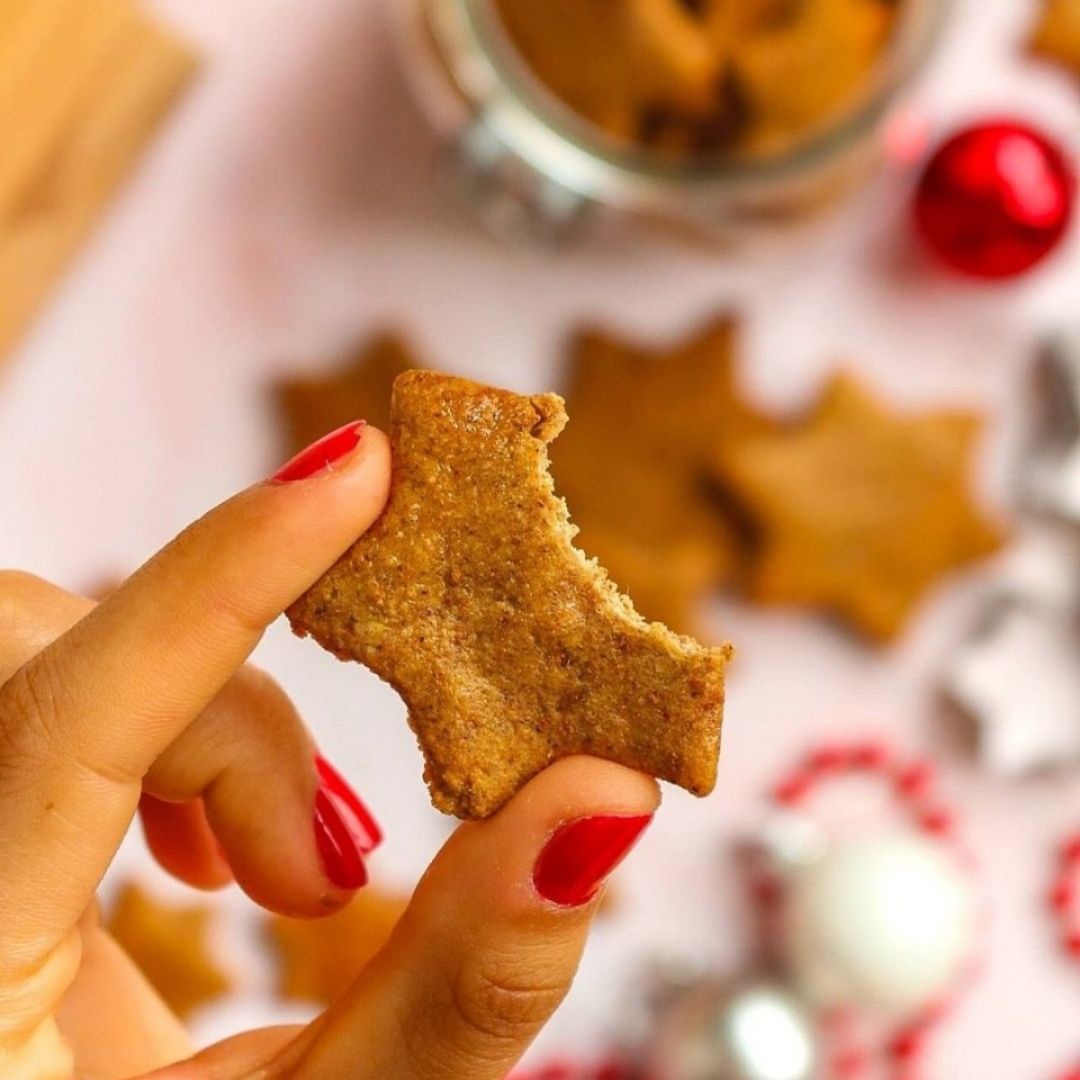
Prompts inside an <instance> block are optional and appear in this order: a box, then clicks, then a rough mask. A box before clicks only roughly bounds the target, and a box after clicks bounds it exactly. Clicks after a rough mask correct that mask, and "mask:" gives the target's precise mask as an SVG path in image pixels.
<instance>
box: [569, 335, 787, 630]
mask: <svg viewBox="0 0 1080 1080" xmlns="http://www.w3.org/2000/svg"><path fill="white" fill-rule="evenodd" d="M735 336H736V327H735V323H734V322H733V321H732V320H730V319H727V318H722V319H715V320H713V321H712V322H710V323H709V324H708V325H706V326H704V327H703V328H701V329H700V330H698V331H696V332H695V333H693V334H691V335H689V336H688V337H687V338H685V339H684V340H681V341H679V342H678V343H676V344H675V345H674V346H672V347H669V348H651V349H650V348H642V347H640V346H637V345H633V344H630V343H628V342H625V341H623V340H621V339H620V338H618V337H615V336H614V335H611V334H608V333H605V332H603V331H599V330H586V331H584V332H582V333H581V334H579V335H578V337H577V339H576V341H575V342H574V344H573V346H572V349H571V361H570V376H569V380H568V387H567V407H568V410H569V412H570V415H571V416H572V417H573V422H572V423H571V424H570V425H569V427H568V428H567V430H566V433H565V434H564V435H563V436H562V438H560V439H559V441H558V442H557V443H556V444H555V446H554V448H553V450H552V471H553V473H554V475H555V480H556V484H557V485H558V487H559V490H560V491H561V492H562V493H563V494H564V495H565V496H566V499H567V502H568V503H569V504H570V507H571V510H572V512H573V516H574V521H575V523H576V524H577V525H578V526H579V527H580V528H581V536H580V538H579V546H580V547H582V548H583V549H584V550H585V551H586V552H588V553H589V554H590V555H595V556H597V557H598V558H599V559H600V561H601V563H603V565H604V566H605V567H606V568H607V569H608V570H609V571H610V572H611V574H612V576H613V577H614V578H615V580H616V581H617V582H618V583H619V584H620V585H622V586H623V587H625V588H626V590H627V591H628V592H629V594H630V597H631V599H633V601H634V603H635V604H636V605H638V607H639V609H640V610H641V612H642V613H643V614H644V615H646V616H648V617H649V618H655V619H658V620H660V621H661V622H664V623H666V624H667V625H669V626H671V627H673V628H674V629H676V630H683V631H685V630H689V629H691V628H692V626H693V621H694V619H693V613H694V608H695V607H696V604H697V602H698V601H699V600H700V598H701V596H702V594H703V593H704V592H707V591H708V590H709V589H712V588H715V587H716V586H718V585H721V584H723V583H725V582H727V581H728V580H730V579H731V578H732V577H733V576H734V575H735V573H736V571H737V569H738V566H739V562H740V558H741V551H740V544H739V541H738V538H737V537H736V535H735V531H734V530H733V528H732V525H731V523H730V521H729V520H728V519H727V518H726V517H725V516H724V514H723V512H722V508H721V506H720V504H719V501H718V499H717V493H716V492H715V491H714V490H712V477H713V474H714V473H715V462H716V460H717V459H718V458H722V457H723V455H724V453H725V452H726V449H727V448H728V447H730V446H731V445H734V444H735V443H736V442H738V441H740V440H742V439H744V438H746V437H748V436H750V435H751V434H757V433H760V432H761V431H763V430H766V429H767V428H768V423H767V421H765V420H764V419H763V418H762V417H761V416H760V415H759V414H758V413H757V412H756V411H755V410H754V409H752V408H751V407H749V406H748V405H747V404H746V403H745V401H744V399H743V398H742V396H741V395H740V394H739V393H738V389H737V387H736V381H735Z"/></svg>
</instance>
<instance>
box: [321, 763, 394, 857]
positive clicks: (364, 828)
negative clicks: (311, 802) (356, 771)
mask: <svg viewBox="0 0 1080 1080" xmlns="http://www.w3.org/2000/svg"><path fill="white" fill-rule="evenodd" d="M315 769H316V770H317V772H318V774H319V786H320V788H321V789H322V790H323V791H324V792H325V793H326V794H327V795H328V796H329V798H330V799H331V801H332V802H333V803H334V805H335V806H336V807H337V809H338V811H339V812H340V813H341V815H342V817H344V818H345V819H346V820H347V821H349V822H350V824H351V829H352V834H353V836H354V837H355V839H356V843H357V846H358V847H359V848H360V851H361V853H362V854H364V855H370V854H371V853H372V852H373V851H374V850H375V849H376V848H377V847H378V846H379V845H380V844H381V843H382V838H383V833H382V829H380V828H379V823H378V822H377V821H376V820H375V816H374V815H373V814H372V812H371V811H370V810H369V809H368V808H367V806H366V805H365V803H364V800H363V799H361V798H360V796H359V795H357V794H356V792H355V791H353V789H352V788H351V787H349V783H348V781H347V780H346V779H345V777H343V776H342V775H341V773H339V772H338V771H337V769H335V768H334V766H333V765H331V764H330V762H329V761H327V760H326V758H324V757H323V756H322V755H321V754H317V755H316V756H315Z"/></svg>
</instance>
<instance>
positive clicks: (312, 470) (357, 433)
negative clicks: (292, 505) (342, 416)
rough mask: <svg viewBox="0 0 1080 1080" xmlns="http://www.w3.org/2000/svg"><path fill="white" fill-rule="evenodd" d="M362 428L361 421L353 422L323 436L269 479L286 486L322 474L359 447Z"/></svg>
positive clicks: (363, 425)
mask: <svg viewBox="0 0 1080 1080" xmlns="http://www.w3.org/2000/svg"><path fill="white" fill-rule="evenodd" d="M364 427H365V422H364V421H363V420H354V421H353V422H352V423H350V424H346V425H345V426H344V427H339V428H338V429H337V430H336V431H331V432H330V434H329V435H324V436H323V437H322V438H321V439H319V440H318V441H317V442H313V443H312V444H311V445H310V446H309V447H307V448H306V449H304V450H301V451H300V453H299V454H297V455H296V457H293V458H290V459H289V460H288V461H286V462H285V464H284V465H282V466H281V468H280V469H278V471H277V472H276V473H274V475H273V476H272V477H270V479H271V480H273V481H274V482H275V483H279V484H287V483H291V482H292V481H293V480H306V479H307V478H308V477H309V476H314V475H315V474H316V473H320V472H322V471H323V470H324V469H327V468H329V467H330V466H331V465H333V463H334V462H335V461H338V460H340V459H341V458H343V457H344V456H345V455H346V454H350V453H352V451H353V450H355V449H356V448H357V446H359V444H360V439H361V438H362V437H363V434H364Z"/></svg>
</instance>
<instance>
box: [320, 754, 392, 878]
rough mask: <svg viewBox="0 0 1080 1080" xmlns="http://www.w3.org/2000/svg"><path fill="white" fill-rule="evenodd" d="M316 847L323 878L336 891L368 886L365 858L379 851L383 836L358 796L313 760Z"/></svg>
mask: <svg viewBox="0 0 1080 1080" xmlns="http://www.w3.org/2000/svg"><path fill="white" fill-rule="evenodd" d="M315 767H316V770H317V771H318V774H319V789H318V791H316V793H315V846H316V847H317V848H318V850H319V856H320V858H321V859H322V862H323V869H324V870H325V871H326V876H327V877H328V878H329V879H330V880H331V881H332V882H333V883H334V884H335V885H336V886H337V887H338V888H339V889H359V888H361V887H362V886H364V885H366V884H367V880H368V873H367V866H366V865H365V863H364V856H365V855H368V854H370V853H371V852H372V851H374V850H375V848H376V847H378V845H379V842H380V841H381V840H382V832H381V830H380V829H379V826H378V825H377V824H376V822H375V819H374V818H373V817H372V816H371V811H369V810H368V808H367V807H366V806H365V805H364V804H363V802H362V801H361V800H360V796H359V795H357V794H356V792H355V791H353V790H352V788H351V787H349V785H348V784H347V783H345V781H344V780H343V779H342V777H341V775H340V774H339V773H338V771H337V770H336V769H335V768H334V767H333V766H332V765H331V764H330V763H329V762H328V761H326V760H325V759H324V758H322V757H316V758H315Z"/></svg>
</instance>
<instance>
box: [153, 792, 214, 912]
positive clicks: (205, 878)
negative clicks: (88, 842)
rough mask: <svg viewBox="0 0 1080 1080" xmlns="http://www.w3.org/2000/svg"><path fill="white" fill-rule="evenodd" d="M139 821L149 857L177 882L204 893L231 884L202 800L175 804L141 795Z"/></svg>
mask: <svg viewBox="0 0 1080 1080" xmlns="http://www.w3.org/2000/svg"><path fill="white" fill-rule="evenodd" d="M139 818H140V820H141V822H142V827H143V835H144V836H145V838H146V844H147V847H149V849H150V852H151V854H152V855H153V856H154V858H155V859H156V860H157V862H158V865H159V866H161V868H162V869H163V870H165V871H166V872H167V873H169V874H171V875H172V876H173V877H175V878H176V879H177V880H178V881H182V882H183V883H184V884H185V885H190V886H191V887H192V888H194V889H202V890H204V891H206V892H213V891H216V890H218V889H223V888H225V887H226V886H227V885H231V884H232V882H233V880H234V878H233V872H232V868H231V867H230V865H229V861H228V858H227V857H226V855H225V852H224V850H223V849H222V847H221V845H220V844H219V843H218V841H217V838H216V837H215V836H214V833H213V831H212V830H211V828H210V824H209V822H208V821H207V818H206V809H205V807H204V806H203V802H202V800H201V799H190V800H187V801H186V802H179V803H174V802H166V801H164V800H163V799H156V798H154V797H153V796H152V795H147V794H145V793H144V794H143V795H142V797H141V798H140V800H139Z"/></svg>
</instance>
